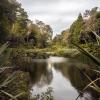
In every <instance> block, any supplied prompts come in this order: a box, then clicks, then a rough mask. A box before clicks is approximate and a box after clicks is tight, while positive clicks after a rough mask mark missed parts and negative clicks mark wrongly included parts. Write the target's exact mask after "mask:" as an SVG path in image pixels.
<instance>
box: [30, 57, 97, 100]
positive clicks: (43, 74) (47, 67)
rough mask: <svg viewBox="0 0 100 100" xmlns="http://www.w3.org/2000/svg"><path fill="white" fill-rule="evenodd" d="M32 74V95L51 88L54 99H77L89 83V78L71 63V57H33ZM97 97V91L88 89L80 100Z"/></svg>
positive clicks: (90, 99)
mask: <svg viewBox="0 0 100 100" xmlns="http://www.w3.org/2000/svg"><path fill="white" fill-rule="evenodd" d="M30 74H31V77H32V83H31V87H32V88H31V93H32V96H35V95H38V94H42V93H44V92H45V91H47V89H48V88H51V89H52V96H53V99H54V100H75V99H76V98H77V97H78V95H79V94H80V91H81V90H82V89H83V88H84V87H85V86H86V85H87V84H88V79H87V78H86V77H85V76H84V75H83V74H82V73H81V72H80V71H79V70H78V69H77V68H76V67H75V66H73V64H70V63H69V59H65V58H62V57H50V58H49V59H37V60H35V59H33V65H32V66H31V68H30ZM97 97H98V95H97V93H95V92H94V91H92V90H91V89H87V90H86V91H84V93H81V96H80V97H79V99H78V100H96V98H97ZM38 100H40V99H38Z"/></svg>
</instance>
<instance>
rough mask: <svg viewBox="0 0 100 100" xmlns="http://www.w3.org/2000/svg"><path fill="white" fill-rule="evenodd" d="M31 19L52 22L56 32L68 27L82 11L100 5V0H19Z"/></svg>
mask: <svg viewBox="0 0 100 100" xmlns="http://www.w3.org/2000/svg"><path fill="white" fill-rule="evenodd" d="M18 1H19V2H21V3H22V7H23V8H24V9H25V10H26V11H27V12H28V15H29V18H30V19H31V20H34V19H38V20H42V21H44V22H45V23H47V24H50V25H51V26H52V28H53V30H54V33H55V34H56V33H60V32H61V31H62V30H63V29H66V28H68V27H69V26H70V25H71V23H72V22H73V21H74V20H75V19H76V18H77V16H78V14H79V13H80V12H82V13H83V12H84V11H85V10H86V9H91V8H93V7H95V6H97V7H100V0H18Z"/></svg>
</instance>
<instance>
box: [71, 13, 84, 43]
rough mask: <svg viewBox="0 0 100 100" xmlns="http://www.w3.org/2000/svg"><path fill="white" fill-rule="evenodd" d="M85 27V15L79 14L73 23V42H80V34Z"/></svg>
mask: <svg viewBox="0 0 100 100" xmlns="http://www.w3.org/2000/svg"><path fill="white" fill-rule="evenodd" d="M82 28H83V17H82V15H81V14H79V16H78V18H77V20H76V21H75V22H74V23H73V24H72V25H71V27H70V33H71V40H70V41H73V42H76V43H78V41H79V35H80V32H81V31H82Z"/></svg>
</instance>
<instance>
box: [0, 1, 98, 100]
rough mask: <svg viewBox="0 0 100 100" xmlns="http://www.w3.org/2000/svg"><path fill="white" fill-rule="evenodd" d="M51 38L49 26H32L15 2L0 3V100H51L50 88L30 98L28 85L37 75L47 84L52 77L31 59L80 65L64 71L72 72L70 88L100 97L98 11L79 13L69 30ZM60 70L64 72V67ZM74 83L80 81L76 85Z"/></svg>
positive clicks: (38, 23) (45, 68)
mask: <svg viewBox="0 0 100 100" xmlns="http://www.w3.org/2000/svg"><path fill="white" fill-rule="evenodd" d="M52 35H53V30H52V28H51V26H50V25H47V24H45V23H44V22H42V21H39V20H36V21H34V22H32V21H31V20H30V19H29V18H28V15H27V12H26V11H25V10H24V9H23V8H22V6H21V4H20V3H18V2H17V1H16V0H1V2H0V47H1V48H0V100H8V99H10V100H38V99H39V100H47V99H48V100H53V99H54V98H53V96H52V92H53V90H52V88H49V89H47V91H46V92H44V93H42V94H38V95H36V96H35V97H33V98H31V95H30V94H31V93H30V87H31V85H32V82H33V81H34V83H35V82H36V81H39V80H40V79H41V77H40V76H41V75H43V76H45V75H47V79H46V80H48V81H49V83H50V82H51V79H52V77H53V76H52V73H50V72H48V73H49V74H50V75H51V76H49V75H48V73H46V71H48V69H47V67H46V66H47V64H46V62H43V64H41V66H43V67H41V68H40V67H39V66H40V65H38V64H37V63H36V62H35V63H33V59H47V58H49V56H62V57H66V58H71V63H73V62H72V61H75V62H76V63H77V61H78V62H80V63H83V65H84V67H82V65H81V67H80V63H79V64H76V63H75V62H74V63H73V64H74V66H75V67H71V68H72V69H70V68H68V69H67V70H69V72H70V73H71V71H72V70H75V72H73V75H74V77H72V76H73V75H70V73H69V75H70V76H69V79H70V81H71V83H72V85H73V86H75V87H76V89H78V91H81V92H84V91H85V90H86V89H87V88H88V87H90V88H92V89H93V90H95V91H96V93H97V92H98V93H100V87H99V85H98V84H99V83H100V11H99V10H98V7H95V8H93V9H91V10H86V11H85V13H84V14H81V13H80V14H79V15H78V18H77V19H76V20H75V21H74V22H73V23H72V25H71V26H70V28H69V29H66V30H64V31H62V32H61V34H60V35H56V36H55V37H54V39H52ZM76 47H77V48H76ZM76 58H77V60H76ZM84 62H85V63H84ZM87 62H88V63H87ZM75 64H76V65H75ZM71 65H72V64H71ZM55 66H57V65H56V64H55ZM87 66H89V67H87ZM90 66H91V67H90ZM58 69H60V68H58ZM63 69H64V70H66V68H65V67H64V68H63ZM38 70H39V71H38ZM35 71H36V72H35ZM91 71H92V72H91ZM33 72H34V73H33ZM77 72H78V73H79V75H78V74H77ZM89 72H90V73H89ZM93 72H95V73H93ZM62 73H63V74H64V73H65V72H64V71H62ZM81 74H84V76H85V77H86V78H87V79H86V80H85V81H84V82H83V80H81V78H82V77H81ZM64 75H65V74H64ZM76 75H77V78H75V77H76ZM94 76H95V78H94ZM31 77H33V80H32V79H31ZM36 77H38V79H36ZM76 79H79V80H81V81H80V84H79V83H77V82H76ZM85 82H86V83H85ZM49 83H48V84H49ZM33 92H34V91H33ZM99 98H100V97H99ZM77 99H78V98H77Z"/></svg>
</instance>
